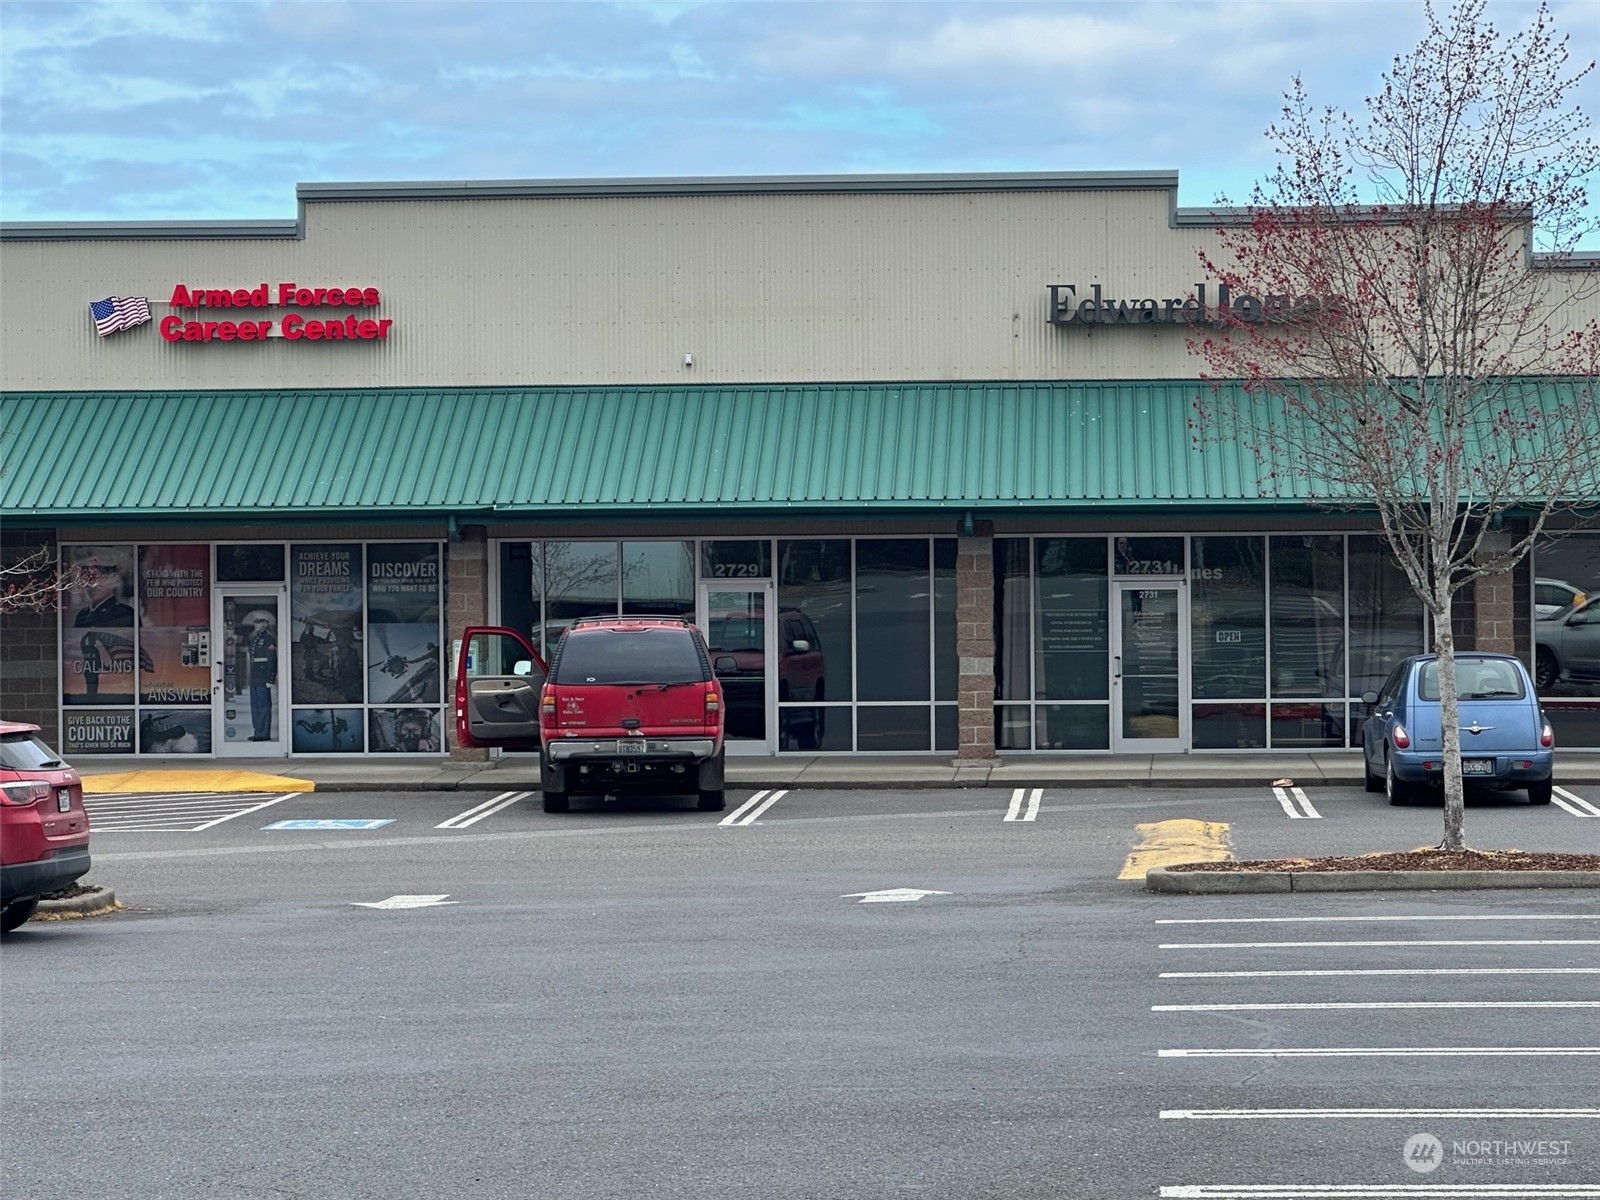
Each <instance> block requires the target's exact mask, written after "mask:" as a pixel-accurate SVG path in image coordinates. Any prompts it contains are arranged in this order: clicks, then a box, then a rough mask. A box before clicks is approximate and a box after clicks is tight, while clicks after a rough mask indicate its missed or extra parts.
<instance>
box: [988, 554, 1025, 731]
mask: <svg viewBox="0 0 1600 1200" xmlns="http://www.w3.org/2000/svg"><path fill="white" fill-rule="evenodd" d="M1031 548H1032V546H1031V543H1030V542H1029V541H1028V539H1027V538H995V540H994V579H995V584H994V586H995V593H994V664H995V684H996V688H995V694H996V696H997V697H998V698H999V699H1001V700H1026V699H1028V698H1029V697H1031V696H1032V695H1033V681H1032V673H1031V671H1030V670H1029V666H1030V663H1031V661H1032V658H1033V650H1032V644H1031V642H1030V641H1029V635H1028V630H1029V629H1030V628H1031V627H1032V622H1033V606H1032V604H1031V603H1030V591H1031V589H1030V588H1029V572H1028V563H1029V551H1030V550H1031ZM1005 711H1006V712H1008V713H1014V716H1015V720H1013V718H1012V717H1009V716H1002V718H1001V730H1002V732H1001V736H1000V741H999V742H998V743H997V744H998V745H999V746H1000V747H1001V748H1002V749H1005V750H1026V749H1027V748H1028V745H1029V743H1028V741H1027V738H1028V728H1029V726H1030V724H1031V718H1030V717H1029V716H1028V713H1027V710H1026V709H1022V710H1010V709H1008V710H1005ZM1016 730H1020V731H1021V734H1020V736H1021V737H1022V739H1023V741H1022V745H1020V746H1018V745H1014V744H1013V743H1014V741H1015V740H1016V737H1017V736H1018V735H1017V733H1016V732H1015V731H1016ZM1008 731H1009V732H1008Z"/></svg>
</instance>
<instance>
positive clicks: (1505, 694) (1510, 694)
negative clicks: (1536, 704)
mask: <svg viewBox="0 0 1600 1200" xmlns="http://www.w3.org/2000/svg"><path fill="white" fill-rule="evenodd" d="M1520 695H1522V693H1521V692H1520V691H1511V690H1508V689H1506V688H1500V689H1499V690H1497V691H1493V692H1468V693H1467V694H1466V695H1465V696H1463V697H1462V699H1463V700H1505V699H1513V700H1514V699H1516V697H1518V696H1520Z"/></svg>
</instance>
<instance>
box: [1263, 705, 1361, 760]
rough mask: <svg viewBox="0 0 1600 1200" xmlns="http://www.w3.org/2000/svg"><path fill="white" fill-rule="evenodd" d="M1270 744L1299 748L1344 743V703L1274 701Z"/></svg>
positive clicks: (1340, 744)
mask: <svg viewBox="0 0 1600 1200" xmlns="http://www.w3.org/2000/svg"><path fill="white" fill-rule="evenodd" d="M1272 744H1273V746H1274V747H1298V748H1302V749H1311V748H1313V747H1319V746H1342V745H1344V705H1342V704H1316V703H1310V704H1274V705H1273V706H1272Z"/></svg>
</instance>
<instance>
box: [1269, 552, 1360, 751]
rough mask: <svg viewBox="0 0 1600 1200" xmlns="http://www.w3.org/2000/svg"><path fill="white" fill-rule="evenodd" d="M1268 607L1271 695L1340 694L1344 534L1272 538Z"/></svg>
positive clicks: (1342, 680) (1342, 671) (1342, 647)
mask: <svg viewBox="0 0 1600 1200" xmlns="http://www.w3.org/2000/svg"><path fill="white" fill-rule="evenodd" d="M1271 609H1272V664H1271V665H1272V695H1274V696H1333V695H1339V696H1343V695H1344V538H1343V537H1340V536H1331V537H1329V536H1313V535H1310V534H1295V535H1293V536H1290V537H1275V538H1273V539H1272V605H1271ZM1276 728H1277V725H1276V721H1274V730H1276ZM1273 744H1274V745H1285V744H1289V745H1303V744H1306V743H1303V742H1289V743H1283V742H1279V741H1278V740H1277V739H1276V737H1274V740H1273Z"/></svg>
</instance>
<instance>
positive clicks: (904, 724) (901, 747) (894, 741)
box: [856, 541, 931, 751]
mask: <svg viewBox="0 0 1600 1200" xmlns="http://www.w3.org/2000/svg"><path fill="white" fill-rule="evenodd" d="M923 544H924V545H926V544H927V543H926V541H924V543H923ZM928 716H929V708H928V705H926V704H914V705H873V706H870V707H867V708H858V709H856V737H857V745H858V748H859V749H862V750H879V751H896V750H898V751H913V750H928V749H931V733H930V728H929V722H928Z"/></svg>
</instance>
